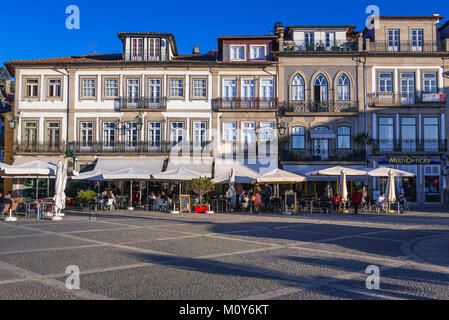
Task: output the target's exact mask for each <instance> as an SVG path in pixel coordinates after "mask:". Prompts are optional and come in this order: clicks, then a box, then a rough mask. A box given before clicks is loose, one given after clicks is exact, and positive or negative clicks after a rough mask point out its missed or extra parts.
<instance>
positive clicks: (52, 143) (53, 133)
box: [47, 121, 61, 147]
mask: <svg viewBox="0 0 449 320" xmlns="http://www.w3.org/2000/svg"><path fill="white" fill-rule="evenodd" d="M60 133H61V132H60V126H59V121H49V122H47V139H48V141H47V143H48V146H49V147H58V146H59V139H60Z"/></svg>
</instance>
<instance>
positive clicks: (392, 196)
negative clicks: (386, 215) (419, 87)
mask: <svg viewBox="0 0 449 320" xmlns="http://www.w3.org/2000/svg"><path fill="white" fill-rule="evenodd" d="M385 198H386V199H387V201H388V211H389V212H391V210H390V204H391V203H392V202H395V201H396V191H395V188H394V174H393V172H392V171H391V170H390V172H389V173H388V182H387V190H386V195H385Z"/></svg>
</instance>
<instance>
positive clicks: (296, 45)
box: [284, 40, 359, 52]
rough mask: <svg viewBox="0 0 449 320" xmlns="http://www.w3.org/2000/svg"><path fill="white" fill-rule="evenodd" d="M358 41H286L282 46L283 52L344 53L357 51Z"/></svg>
mask: <svg viewBox="0 0 449 320" xmlns="http://www.w3.org/2000/svg"><path fill="white" fill-rule="evenodd" d="M358 50H359V45H358V41H355V40H352V41H339V40H335V41H330V42H320V41H312V42H307V41H286V42H285V44H284V52H310V51H319V52H326V51H328V52H344V51H358Z"/></svg>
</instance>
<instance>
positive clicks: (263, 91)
mask: <svg viewBox="0 0 449 320" xmlns="http://www.w3.org/2000/svg"><path fill="white" fill-rule="evenodd" d="M273 97H274V81H273V79H260V98H261V99H265V100H269V99H271V98H273Z"/></svg>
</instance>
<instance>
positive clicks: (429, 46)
mask: <svg viewBox="0 0 449 320" xmlns="http://www.w3.org/2000/svg"><path fill="white" fill-rule="evenodd" d="M366 50H367V51H370V52H441V51H444V46H443V43H442V42H437V41H421V42H416V41H399V42H392V41H371V42H369V41H368V42H367V43H366Z"/></svg>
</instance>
